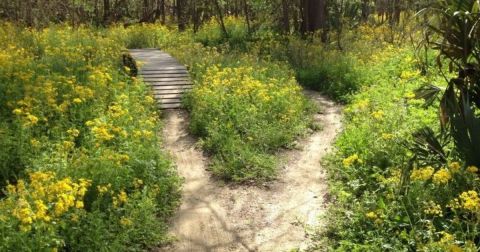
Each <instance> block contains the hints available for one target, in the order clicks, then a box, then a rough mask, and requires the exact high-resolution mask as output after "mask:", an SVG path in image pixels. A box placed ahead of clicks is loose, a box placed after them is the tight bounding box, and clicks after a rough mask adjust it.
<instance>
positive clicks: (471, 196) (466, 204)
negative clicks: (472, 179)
mask: <svg viewBox="0 0 480 252" xmlns="http://www.w3.org/2000/svg"><path fill="white" fill-rule="evenodd" d="M459 199H460V202H461V206H462V207H463V208H464V209H465V210H468V211H472V212H473V211H478V210H479V209H480V198H479V197H478V193H477V192H476V191H473V190H471V191H468V192H463V193H462V194H460V196H459Z"/></svg>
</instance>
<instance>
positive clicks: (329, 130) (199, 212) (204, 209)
mask: <svg viewBox="0 0 480 252" xmlns="http://www.w3.org/2000/svg"><path fill="white" fill-rule="evenodd" d="M306 95H307V96H308V97H310V98H311V99H312V100H313V101H315V102H316V103H318V104H319V105H320V106H321V108H322V113H321V114H318V115H316V118H315V119H316V120H317V121H318V122H319V123H321V125H322V126H323V129H322V130H321V131H319V132H315V133H313V134H312V135H310V136H309V137H308V138H306V139H304V140H302V141H301V142H300V146H302V148H301V149H300V150H291V151H286V152H285V153H284V154H282V156H283V157H284V159H285V164H284V165H283V166H282V168H280V171H279V175H278V179H277V180H276V181H274V182H271V183H268V184H267V185H265V186H261V187H255V186H232V185H225V184H224V183H222V182H221V181H218V180H215V179H213V178H211V175H210V173H209V172H208V171H207V170H206V168H207V160H206V157H204V156H203V154H202V151H201V150H199V149H198V148H196V145H195V143H196V140H195V139H194V138H192V137H191V136H190V135H189V134H188V129H187V128H188V123H189V122H188V115H187V113H186V112H185V111H180V110H171V111H166V113H165V115H164V116H165V124H166V125H165V127H164V139H165V145H166V146H165V147H166V148H167V150H169V151H170V152H171V153H172V155H173V156H174V158H175V160H176V163H177V167H178V172H179V174H180V176H182V177H184V178H185V184H184V187H183V199H182V205H181V207H180V209H179V211H178V213H177V214H176V217H175V218H174V219H173V221H172V226H171V233H172V234H173V235H175V236H176V237H177V239H178V241H176V242H174V244H173V245H172V246H170V247H168V248H163V249H162V251H222V252H223V251H288V250H290V249H292V248H296V247H300V248H302V247H305V246H306V245H307V242H308V238H307V237H306V234H305V225H321V224H322V220H321V219H319V218H318V216H319V215H321V214H322V213H323V211H324V210H325V203H326V201H327V199H326V198H327V195H326V194H327V187H326V181H325V171H324V170H323V169H322V167H321V165H320V161H321V159H322V158H323V157H324V156H325V154H326V153H327V152H328V150H329V149H330V147H331V144H332V142H333V140H334V138H335V136H336V135H337V133H338V132H339V130H340V128H341V123H340V121H341V111H340V110H341V109H340V108H339V107H338V106H337V105H335V104H334V103H332V102H330V101H328V100H327V99H325V98H324V97H323V96H321V95H320V94H318V93H316V92H306Z"/></svg>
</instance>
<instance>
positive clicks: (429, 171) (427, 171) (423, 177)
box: [410, 166, 435, 181]
mask: <svg viewBox="0 0 480 252" xmlns="http://www.w3.org/2000/svg"><path fill="white" fill-rule="evenodd" d="M434 172H435V169H433V167H431V166H427V167H425V168H422V169H413V171H412V174H411V175H410V179H412V180H413V181H427V180H429V179H430V178H431V177H432V175H433V173H434Z"/></svg>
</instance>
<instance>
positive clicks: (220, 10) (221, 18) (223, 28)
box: [213, 0, 228, 38]
mask: <svg viewBox="0 0 480 252" xmlns="http://www.w3.org/2000/svg"><path fill="white" fill-rule="evenodd" d="M213 3H214V4H215V8H216V9H217V13H218V18H219V21H220V26H221V28H222V32H223V35H224V36H225V37H226V38H228V32H227V28H226V27H225V22H224V21H223V13H222V9H221V8H220V3H218V0H213Z"/></svg>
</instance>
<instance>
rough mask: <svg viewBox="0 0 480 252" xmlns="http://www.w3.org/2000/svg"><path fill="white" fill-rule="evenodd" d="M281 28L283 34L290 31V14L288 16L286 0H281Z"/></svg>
mask: <svg viewBox="0 0 480 252" xmlns="http://www.w3.org/2000/svg"><path fill="white" fill-rule="evenodd" d="M282 10H283V15H282V28H283V31H284V32H285V34H289V33H290V16H289V3H288V0H282Z"/></svg>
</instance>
